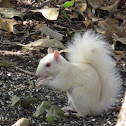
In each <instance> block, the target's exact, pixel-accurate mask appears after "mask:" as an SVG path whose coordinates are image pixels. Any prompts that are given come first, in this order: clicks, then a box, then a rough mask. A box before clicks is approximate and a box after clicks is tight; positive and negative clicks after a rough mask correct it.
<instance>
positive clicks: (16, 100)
mask: <svg viewBox="0 0 126 126" xmlns="http://www.w3.org/2000/svg"><path fill="white" fill-rule="evenodd" d="M20 99H21V98H20V97H18V96H16V95H14V96H12V99H11V106H12V107H13V106H15V105H16V104H17V103H19V101H20Z"/></svg>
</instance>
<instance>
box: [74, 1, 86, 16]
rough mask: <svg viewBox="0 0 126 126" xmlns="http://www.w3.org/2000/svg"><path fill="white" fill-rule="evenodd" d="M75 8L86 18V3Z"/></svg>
mask: <svg viewBox="0 0 126 126" xmlns="http://www.w3.org/2000/svg"><path fill="white" fill-rule="evenodd" d="M75 7H76V8H77V9H78V11H79V13H80V14H81V15H82V16H84V14H83V12H84V11H85V10H86V8H87V4H86V3H78V4H76V6H75Z"/></svg>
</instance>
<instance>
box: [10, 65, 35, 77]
mask: <svg viewBox="0 0 126 126" xmlns="http://www.w3.org/2000/svg"><path fill="white" fill-rule="evenodd" d="M12 67H14V68H16V69H17V70H20V71H22V72H24V73H26V74H29V75H32V76H35V74H34V73H33V72H30V71H27V70H24V69H22V68H20V67H17V66H14V65H12Z"/></svg>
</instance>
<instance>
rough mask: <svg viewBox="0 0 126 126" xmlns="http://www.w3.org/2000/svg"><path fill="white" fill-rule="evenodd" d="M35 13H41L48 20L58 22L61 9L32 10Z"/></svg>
mask: <svg viewBox="0 0 126 126" xmlns="http://www.w3.org/2000/svg"><path fill="white" fill-rule="evenodd" d="M31 11H33V12H41V13H42V15H43V16H44V17H45V18H46V19H48V20H57V18H58V16H59V8H43V9H36V10H31Z"/></svg>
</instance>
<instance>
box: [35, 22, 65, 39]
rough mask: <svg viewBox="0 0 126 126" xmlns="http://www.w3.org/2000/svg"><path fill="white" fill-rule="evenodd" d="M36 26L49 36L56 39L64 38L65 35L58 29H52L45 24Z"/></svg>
mask: <svg viewBox="0 0 126 126" xmlns="http://www.w3.org/2000/svg"><path fill="white" fill-rule="evenodd" d="M35 28H36V29H39V30H40V31H41V32H42V33H44V34H46V35H47V36H49V37H52V38H54V39H57V40H62V39H63V35H62V34H60V33H58V31H55V30H53V29H50V28H49V27H47V26H46V25H44V24H39V25H37V26H36V27H35Z"/></svg>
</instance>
